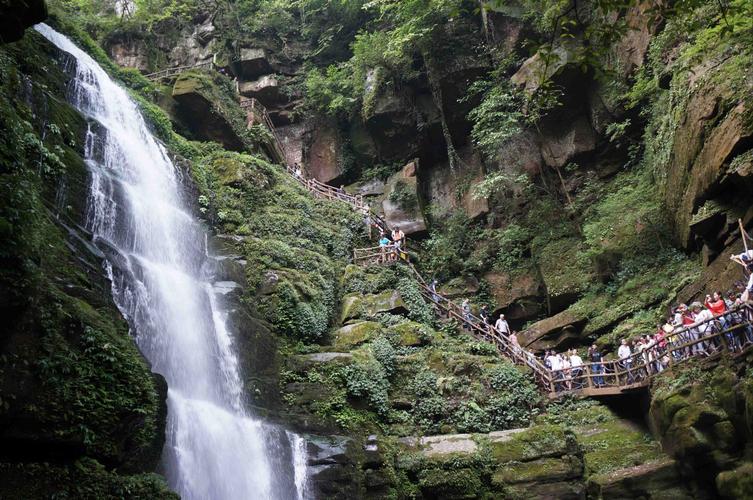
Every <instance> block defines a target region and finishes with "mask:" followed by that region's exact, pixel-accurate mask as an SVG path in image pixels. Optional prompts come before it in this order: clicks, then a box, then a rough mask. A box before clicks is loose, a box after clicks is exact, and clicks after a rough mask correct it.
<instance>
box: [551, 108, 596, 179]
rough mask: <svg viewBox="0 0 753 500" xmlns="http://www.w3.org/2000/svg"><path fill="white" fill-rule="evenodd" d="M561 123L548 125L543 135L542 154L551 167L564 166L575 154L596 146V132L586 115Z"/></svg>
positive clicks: (590, 149)
mask: <svg viewBox="0 0 753 500" xmlns="http://www.w3.org/2000/svg"><path fill="white" fill-rule="evenodd" d="M561 125H563V126H561V127H556V128H555V127H547V131H546V132H544V133H543V134H542V137H541V155H542V157H543V158H544V162H545V163H546V164H547V165H549V166H550V167H562V166H564V165H566V164H567V163H568V162H569V161H570V160H571V159H572V158H574V157H575V156H577V155H579V154H581V153H586V152H589V151H593V149H594V148H595V147H596V133H595V132H594V130H593V128H591V124H590V123H589V121H588V120H587V119H586V118H585V117H584V116H581V117H579V118H577V119H576V120H574V121H572V120H569V121H568V123H567V124H564V123H563V124H561Z"/></svg>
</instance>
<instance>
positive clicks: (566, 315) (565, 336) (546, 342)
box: [518, 309, 587, 352]
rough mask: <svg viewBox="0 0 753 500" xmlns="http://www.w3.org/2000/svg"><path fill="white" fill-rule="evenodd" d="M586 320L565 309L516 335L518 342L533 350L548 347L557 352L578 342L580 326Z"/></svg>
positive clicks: (542, 349) (546, 348)
mask: <svg viewBox="0 0 753 500" xmlns="http://www.w3.org/2000/svg"><path fill="white" fill-rule="evenodd" d="M586 321H587V320H586V317H585V316H582V315H577V314H575V313H573V312H572V311H571V310H570V309H567V310H565V311H562V312H561V313H558V314H555V315H554V316H550V317H548V318H546V319H542V320H541V321H537V322H536V323H534V324H533V325H531V326H530V327H528V329H527V330H526V331H524V332H521V333H520V334H519V335H518V342H520V345H522V346H524V347H527V348H528V349H530V350H532V351H534V352H541V351H544V350H548V349H554V350H556V351H558V352H559V351H562V350H564V349H566V348H568V347H570V346H572V345H577V344H578V340H579V339H580V331H581V328H582V327H583V325H584V324H585V323H586Z"/></svg>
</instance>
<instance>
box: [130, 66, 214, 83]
mask: <svg viewBox="0 0 753 500" xmlns="http://www.w3.org/2000/svg"><path fill="white" fill-rule="evenodd" d="M212 68H214V63H213V62H212V61H204V62H200V63H196V64H191V65H189V66H176V67H174V68H167V69H163V70H161V71H156V72H154V73H149V74H148V75H144V76H146V78H147V79H149V80H151V81H153V82H157V81H161V80H169V79H171V78H175V77H176V76H178V75H180V74H181V73H183V72H184V71H189V70H192V69H212Z"/></svg>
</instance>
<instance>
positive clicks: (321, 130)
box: [304, 122, 344, 185]
mask: <svg viewBox="0 0 753 500" xmlns="http://www.w3.org/2000/svg"><path fill="white" fill-rule="evenodd" d="M341 142H342V141H341V138H340V133H339V131H338V129H337V126H336V125H335V124H333V123H329V122H325V123H319V124H317V125H316V126H314V127H312V130H311V142H310V144H309V146H308V148H307V149H306V151H305V153H304V157H305V163H306V168H307V170H308V174H309V175H310V176H311V177H313V178H315V179H317V180H319V181H322V182H325V183H328V184H335V185H336V184H338V183H339V182H340V181H341V180H342V176H343V173H344V172H343V170H342V164H341V158H340V147H341Z"/></svg>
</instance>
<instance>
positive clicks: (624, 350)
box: [617, 339, 634, 384]
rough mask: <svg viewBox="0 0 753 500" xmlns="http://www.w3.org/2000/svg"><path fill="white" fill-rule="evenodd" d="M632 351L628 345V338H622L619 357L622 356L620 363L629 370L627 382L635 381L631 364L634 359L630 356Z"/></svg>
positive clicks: (618, 351) (618, 350)
mask: <svg viewBox="0 0 753 500" xmlns="http://www.w3.org/2000/svg"><path fill="white" fill-rule="evenodd" d="M631 354H632V352H631V351H630V346H629V345H628V342H627V339H622V341H621V342H620V348H619V349H617V357H618V358H620V364H621V365H622V368H623V369H624V370H625V371H627V383H628V384H632V383H633V381H634V380H633V373H632V372H631V371H630V365H631V363H632V359H631V358H630V356H631Z"/></svg>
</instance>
